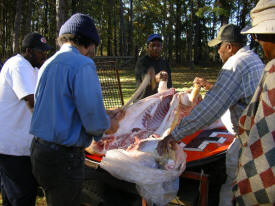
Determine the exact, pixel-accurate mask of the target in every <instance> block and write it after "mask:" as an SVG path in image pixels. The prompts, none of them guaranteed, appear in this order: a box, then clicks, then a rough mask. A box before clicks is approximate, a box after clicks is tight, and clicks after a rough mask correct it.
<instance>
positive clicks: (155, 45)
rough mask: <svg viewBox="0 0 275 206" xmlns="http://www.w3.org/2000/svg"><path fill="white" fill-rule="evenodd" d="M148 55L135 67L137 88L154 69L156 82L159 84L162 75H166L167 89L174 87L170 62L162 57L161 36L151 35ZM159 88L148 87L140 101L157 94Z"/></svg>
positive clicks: (148, 40) (140, 59)
mask: <svg viewBox="0 0 275 206" xmlns="http://www.w3.org/2000/svg"><path fill="white" fill-rule="evenodd" d="M146 43H147V55H145V56H143V57H141V58H139V59H138V61H137V63H136V67H135V76H136V87H137V88H138V87H139V85H140V84H141V82H142V80H143V79H144V76H145V74H146V73H147V72H148V71H149V70H150V68H153V69H154V74H155V79H154V80H155V81H156V83H157V84H158V83H159V81H160V73H162V75H163V74H165V75H166V77H164V78H166V79H167V87H168V88H171V87H172V79H171V70H170V67H169V64H168V62H167V61H166V60H165V59H163V58H162V57H161V52H162V38H161V36H160V35H159V34H150V35H149V36H148V38H147V41H146ZM157 89H158V87H157V86H155V87H154V86H153V85H148V86H147V87H146V89H145V90H144V91H143V92H142V93H141V94H140V96H139V97H138V99H143V98H145V97H147V96H150V95H153V94H155V93H157V91H158V90H157Z"/></svg>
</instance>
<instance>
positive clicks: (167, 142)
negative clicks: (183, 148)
mask: <svg viewBox="0 0 275 206" xmlns="http://www.w3.org/2000/svg"><path fill="white" fill-rule="evenodd" d="M176 144H177V141H176V140H175V139H174V138H173V137H172V135H168V136H166V137H165V138H164V139H163V140H161V141H160V142H159V143H158V146H157V151H158V153H159V155H160V156H161V155H163V154H165V153H168V149H169V147H171V148H172V149H173V150H175V149H176Z"/></svg>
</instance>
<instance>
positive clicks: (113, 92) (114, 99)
mask: <svg viewBox="0 0 275 206" xmlns="http://www.w3.org/2000/svg"><path fill="white" fill-rule="evenodd" d="M96 67H97V74H98V78H99V81H100V84H101V89H102V97H103V102H104V106H105V109H110V108H114V107H120V106H122V105H124V102H123V95H122V90H121V84H120V78H119V72H118V69H117V67H116V62H115V61H104V62H96Z"/></svg>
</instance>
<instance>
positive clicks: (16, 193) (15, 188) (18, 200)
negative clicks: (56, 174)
mask: <svg viewBox="0 0 275 206" xmlns="http://www.w3.org/2000/svg"><path fill="white" fill-rule="evenodd" d="M0 176H1V192H2V197H3V206H34V205H35V200H36V194H37V183H36V181H35V179H34V177H33V175H32V169H31V161H30V157H27V156H13V155H4V154H0Z"/></svg>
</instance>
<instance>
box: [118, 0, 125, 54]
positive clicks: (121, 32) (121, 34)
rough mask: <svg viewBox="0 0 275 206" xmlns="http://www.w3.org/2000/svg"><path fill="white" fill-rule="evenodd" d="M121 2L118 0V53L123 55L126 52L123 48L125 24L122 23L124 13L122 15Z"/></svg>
mask: <svg viewBox="0 0 275 206" xmlns="http://www.w3.org/2000/svg"><path fill="white" fill-rule="evenodd" d="M123 10H124V7H123V2H122V0H120V10H119V11H120V12H119V13H120V30H119V34H120V35H119V54H120V56H124V55H125V54H126V51H125V50H126V49H125V25H124V15H123V13H124V12H123Z"/></svg>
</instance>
